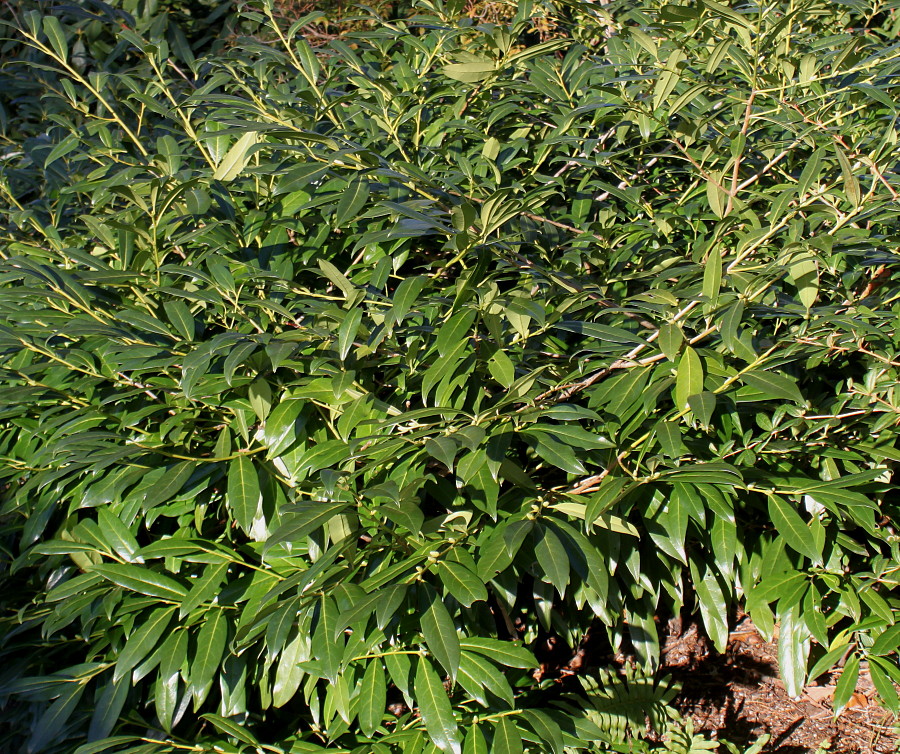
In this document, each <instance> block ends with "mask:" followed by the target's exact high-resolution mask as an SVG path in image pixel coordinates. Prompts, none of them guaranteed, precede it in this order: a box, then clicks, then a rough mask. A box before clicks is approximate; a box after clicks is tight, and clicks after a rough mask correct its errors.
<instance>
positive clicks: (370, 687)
mask: <svg viewBox="0 0 900 754" xmlns="http://www.w3.org/2000/svg"><path fill="white" fill-rule="evenodd" d="M359 698H360V703H359V726H360V729H361V730H362V732H363V735H366V736H371V735H372V734H373V733H374V732H375V729H376V728H377V727H378V726H379V725H381V719H382V718H383V717H384V710H385V707H386V705H387V681H386V680H385V675H384V666H383V665H382V664H381V660H380V659H378V658H376V659H374V660H370V661H369V664H368V666H367V667H366V672H365V675H364V676H363V680H362V685H361V686H360V689H359Z"/></svg>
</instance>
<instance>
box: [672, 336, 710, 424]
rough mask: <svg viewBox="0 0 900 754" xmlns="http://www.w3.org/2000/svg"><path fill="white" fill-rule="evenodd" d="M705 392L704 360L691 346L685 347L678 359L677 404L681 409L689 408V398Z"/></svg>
mask: <svg viewBox="0 0 900 754" xmlns="http://www.w3.org/2000/svg"><path fill="white" fill-rule="evenodd" d="M701 392H703V362H702V361H701V360H700V356H699V355H698V354H697V352H696V351H695V350H694V349H693V348H691V347H690V346H687V347H685V349H684V353H683V354H682V356H681V358H680V359H679V361H678V370H677V376H676V378H675V405H676V407H677V408H679V409H685V408H688V398H690V397H691V396H692V395H698V394H699V393H701Z"/></svg>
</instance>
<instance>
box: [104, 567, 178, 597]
mask: <svg viewBox="0 0 900 754" xmlns="http://www.w3.org/2000/svg"><path fill="white" fill-rule="evenodd" d="M92 571H93V572H94V573H98V574H100V575H101V576H103V578H105V579H108V580H109V581H111V582H112V583H113V584H116V585H117V586H120V587H122V588H124V589H128V590H130V591H133V592H137V593H138V594H145V595H147V596H148V597H158V598H159V599H162V600H167V601H174V602H179V601H181V599H182V598H183V597H184V596H185V595H186V594H187V589H185V588H184V587H183V586H182V585H181V584H179V583H178V582H177V581H175V579H173V578H171V577H169V576H164V575H163V574H161V573H158V572H156V571H153V570H151V569H149V568H145V567H143V566H139V565H128V564H121V565H120V564H110V565H98V566H94V567H93V569H92Z"/></svg>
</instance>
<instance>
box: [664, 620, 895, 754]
mask: <svg viewBox="0 0 900 754" xmlns="http://www.w3.org/2000/svg"><path fill="white" fill-rule="evenodd" d="M677 629H678V627H677V626H674V627H670V631H669V632H668V633H669V636H668V638H667V640H666V644H665V648H664V650H663V668H664V670H665V672H667V673H669V674H671V675H672V676H673V678H674V679H675V680H678V681H680V682H681V683H682V692H681V694H680V696H679V698H678V707H679V709H680V710H681V712H682V713H683V714H685V715H690V716H691V717H692V718H693V719H694V722H695V724H696V725H697V726H698V727H699V728H701V729H703V730H706V731H711V732H715V733H716V734H718V735H720V736H721V737H722V738H725V739H727V740H729V741H732V742H733V743H737V744H748V743H752V742H754V741H756V740H758V739H759V737H760V736H761V735H762V734H764V733H768V734H769V735H770V736H771V740H770V742H769V744H768V745H767V746H766V748H765V749H764V751H765V752H777V753H778V754H816V752H822V753H823V754H824V752H827V753H828V754H851V753H852V754H870V753H871V754H888V753H889V752H890V753H893V752H896V751H897V750H898V743H900V736H898V730H897V726H896V725H895V722H894V719H893V716H892V715H891V714H890V712H888V711H887V710H885V709H883V708H881V707H879V706H878V703H877V694H876V693H875V689H874V686H873V685H872V681H871V678H870V676H869V674H868V671H867V669H866V668H865V667H863V668H861V671H860V679H859V683H858V684H857V687H856V691H855V693H854V695H853V697H852V698H851V700H850V703H849V704H848V705H847V708H846V709H845V710H844V711H843V712H842V713H841V715H840V717H838V719H837V720H834V719H833V714H832V707H831V700H832V697H833V695H834V688H835V686H834V684H835V683H836V681H837V679H838V678H839V677H840V673H839V672H837V673H832V674H830V675H825V676H823V677H822V678H820V679H819V680H818V682H817V684H816V685H811V686H807V687H806V689H805V690H804V694H803V696H801V697H800V699H792V698H791V697H789V696H788V695H787V693H786V692H785V689H784V685H783V684H782V683H781V681H780V680H778V654H777V649H776V645H775V643H774V642H766V641H764V640H763V639H762V637H760V635H759V633H758V632H757V631H756V629H755V628H754V626H753V624H752V623H751V622H750V619H749V618H745V619H744V620H743V621H742V622H741V623H740V624H739V626H738V627H737V628H736V630H735V631H733V632H732V633H731V636H730V638H729V643H728V650H727V651H726V653H725V654H724V655H719V654H717V653H714V652H710V650H709V645H708V643H707V642H706V640H705V638H704V637H702V636H700V635H699V634H698V632H697V628H696V626H693V625H692V626H688V627H686V628H685V629H684V631H683V632H679V631H678V630H677Z"/></svg>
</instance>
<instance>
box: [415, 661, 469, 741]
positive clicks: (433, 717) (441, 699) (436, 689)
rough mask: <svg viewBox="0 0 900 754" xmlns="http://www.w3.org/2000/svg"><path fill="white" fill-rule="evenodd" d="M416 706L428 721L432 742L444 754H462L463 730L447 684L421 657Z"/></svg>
mask: <svg viewBox="0 0 900 754" xmlns="http://www.w3.org/2000/svg"><path fill="white" fill-rule="evenodd" d="M415 694H416V703H417V704H418V706H419V712H420V713H421V715H422V719H423V720H424V721H425V728H426V730H427V731H428V735H429V736H430V737H431V740H432V741H434V743H435V744H436V745H437V746H438V748H439V749H440V750H441V751H444V752H448V754H461V752H462V745H461V744H462V742H461V739H460V735H459V727H458V725H457V723H456V719H455V718H454V716H453V708H452V707H451V706H450V700H449V699H448V698H447V692H446V691H445V690H444V684H443V683H441V679H440V677H438V674H437V673H436V672H435V671H434V668H433V667H432V666H431V663H430V662H429V661H428V659H427V658H425V657H420V658H419V661H418V665H417V667H416V679H415Z"/></svg>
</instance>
